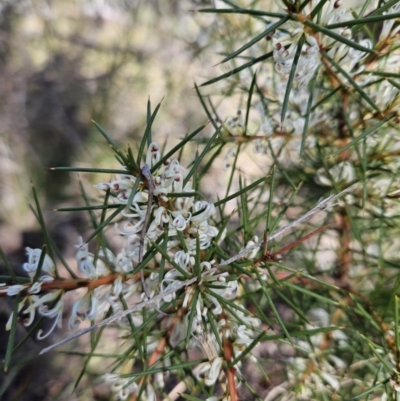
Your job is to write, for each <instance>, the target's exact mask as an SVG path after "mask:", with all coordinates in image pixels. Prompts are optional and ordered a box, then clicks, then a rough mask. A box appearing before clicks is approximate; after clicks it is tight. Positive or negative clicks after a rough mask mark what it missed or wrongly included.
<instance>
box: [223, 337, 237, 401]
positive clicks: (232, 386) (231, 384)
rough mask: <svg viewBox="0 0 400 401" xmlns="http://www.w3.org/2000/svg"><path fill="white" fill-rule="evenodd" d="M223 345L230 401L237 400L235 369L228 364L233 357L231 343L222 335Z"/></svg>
mask: <svg viewBox="0 0 400 401" xmlns="http://www.w3.org/2000/svg"><path fill="white" fill-rule="evenodd" d="M223 346H224V353H225V361H226V363H227V365H228V370H227V377H228V391H229V397H230V401H238V400H239V398H238V393H237V388H236V383H235V375H236V370H235V368H234V367H233V366H230V363H231V361H232V359H233V353H232V344H231V342H230V341H229V339H227V338H225V337H224V343H223Z"/></svg>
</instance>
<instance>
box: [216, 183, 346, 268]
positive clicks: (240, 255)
mask: <svg viewBox="0 0 400 401" xmlns="http://www.w3.org/2000/svg"><path fill="white" fill-rule="evenodd" d="M351 188H352V187H351V186H350V187H348V188H346V189H345V190H344V191H342V192H340V193H338V194H337V195H331V196H328V197H327V198H326V199H324V200H322V201H319V202H318V203H317V205H316V206H315V207H314V208H313V209H311V210H310V211H309V212H307V213H306V214H304V215H303V216H301V217H299V218H298V219H297V220H294V221H292V222H291V223H289V224H288V225H287V226H285V227H282V228H280V229H279V230H278V231H275V232H274V233H273V234H272V235H270V236H268V241H272V240H274V239H276V238H277V237H279V236H280V235H282V234H283V233H285V232H286V231H289V230H291V229H292V228H294V227H296V226H298V225H299V224H301V223H304V222H305V221H307V220H309V219H311V217H313V216H315V215H316V214H317V213H319V212H322V211H324V210H325V209H327V208H328V207H330V206H332V205H331V202H333V201H334V200H336V199H337V198H339V197H340V196H342V195H344V194H345V193H347V192H349V191H350V189H351ZM263 243H264V241H260V242H258V243H257V244H255V245H252V246H249V247H248V248H246V249H244V250H243V251H242V252H240V253H238V254H237V255H235V256H232V257H231V258H229V259H227V260H224V261H223V262H221V263H220V264H219V265H220V266H226V265H230V264H231V263H233V262H235V261H236V260H238V259H241V258H244V257H245V256H246V255H247V254H248V253H249V252H251V251H252V250H254V249H257V248H259V247H260V246H262V245H263Z"/></svg>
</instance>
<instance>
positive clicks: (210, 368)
mask: <svg viewBox="0 0 400 401" xmlns="http://www.w3.org/2000/svg"><path fill="white" fill-rule="evenodd" d="M222 362H223V359H222V358H221V357H217V358H215V359H214V360H213V361H212V362H204V363H202V364H200V365H199V369H198V370H197V372H196V377H197V379H198V380H203V381H204V383H205V385H206V386H212V385H213V384H215V382H216V381H217V379H218V376H219V373H220V371H221V367H222Z"/></svg>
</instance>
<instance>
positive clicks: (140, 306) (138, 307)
mask: <svg viewBox="0 0 400 401" xmlns="http://www.w3.org/2000/svg"><path fill="white" fill-rule="evenodd" d="M216 270H217V268H215V267H214V268H212V269H210V270H207V271H206V272H204V273H203V274H202V275H201V277H202V278H203V277H205V276H208V275H210V274H213V273H215V272H216ZM196 281H197V276H196V277H192V278H191V279H189V280H186V281H182V283H180V284H179V285H176V286H174V287H173V288H170V289H169V290H166V291H164V292H162V293H161V294H158V295H156V296H155V297H153V298H151V299H147V300H146V301H143V302H142V303H140V304H137V305H135V306H132V307H131V308H128V309H126V310H124V311H120V312H118V313H116V314H115V315H113V316H111V317H109V318H107V319H104V320H102V321H101V322H99V323H96V324H94V325H93V326H90V327H88V328H86V329H83V330H80V331H78V332H76V333H75V334H72V335H71V336H69V337H66V338H64V339H63V340H61V341H59V342H57V343H55V344H53V345H50V347H47V348H43V349H42V350H41V351H40V353H39V355H42V354H45V353H46V352H48V351H50V350H52V349H53V348H56V347H58V346H59V345H62V344H65V343H67V342H68V341H70V340H73V339H74V338H78V337H80V336H81V335H83V334H86V333H89V332H91V331H92V330H94V329H97V328H99V327H102V326H106V325H107V324H110V323H112V322H115V321H116V320H120V319H122V318H123V317H125V316H127V315H129V314H131V313H133V312H137V311H138V310H141V309H143V308H144V307H145V306H147V305H151V304H152V303H155V302H158V301H161V299H163V298H164V297H165V296H167V295H170V294H173V293H174V292H176V291H178V290H180V289H181V288H183V287H187V286H188V285H192V284H193V283H195V282H196Z"/></svg>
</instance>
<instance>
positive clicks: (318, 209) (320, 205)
mask: <svg viewBox="0 0 400 401" xmlns="http://www.w3.org/2000/svg"><path fill="white" fill-rule="evenodd" d="M350 189H351V187H349V188H346V189H345V190H344V191H342V192H340V193H339V194H337V195H331V196H329V197H328V198H326V199H324V200H322V201H320V202H318V204H317V205H316V206H315V207H314V208H313V209H311V210H310V211H309V212H307V213H306V214H305V215H303V216H301V217H299V218H298V219H297V220H294V221H292V222H291V223H289V224H288V225H287V226H285V227H282V228H281V229H279V230H278V231H276V232H275V233H274V234H272V235H271V236H269V237H268V241H271V240H273V239H276V238H277V237H278V236H279V235H282V234H283V233H285V232H286V231H289V230H291V229H292V228H294V227H296V226H297V225H299V224H301V223H303V222H305V221H307V220H309V219H310V218H311V217H313V216H314V215H316V214H317V213H319V212H321V211H323V210H325V209H327V208H328V207H329V206H332V205H331V202H333V201H334V200H336V199H337V198H339V197H340V196H342V195H343V194H345V193H347V192H349V191H350ZM262 244H263V241H260V242H258V243H257V244H255V245H253V246H251V247H249V248H246V249H245V250H243V251H242V252H240V253H238V254H237V255H235V256H232V257H231V258H229V259H227V260H224V261H223V262H221V263H220V264H219V266H226V265H229V264H230V263H232V262H234V261H235V260H238V259H240V258H243V257H244V256H246V255H247V254H248V253H249V252H250V251H252V250H253V249H256V248H259V247H260V246H262ZM216 271H217V268H216V267H214V268H212V269H210V270H208V271H206V272H204V273H203V274H202V275H201V278H203V277H205V276H208V275H210V274H214V273H215V272H216ZM196 281H197V277H192V278H191V279H189V280H186V281H182V283H180V284H179V285H177V286H175V287H173V288H170V289H169V290H167V291H164V292H162V293H160V294H158V295H156V296H155V297H153V298H151V299H147V300H146V301H144V302H142V303H140V304H137V305H135V306H132V307H131V308H128V309H126V310H124V311H121V312H118V313H116V314H115V315H113V316H111V317H109V318H107V319H104V320H102V321H101V322H99V323H96V324H94V325H93V326H90V327H88V328H86V329H84V330H80V331H78V332H77V333H75V334H72V335H71V336H69V337H66V338H64V339H63V340H61V341H59V342H57V343H55V344H53V345H51V346H49V347H47V348H44V349H42V351H40V355H42V354H44V353H46V352H48V351H50V350H52V349H54V348H56V347H58V346H60V345H62V344H65V343H67V342H68V341H70V340H73V339H75V338H78V337H80V336H82V335H83V334H86V333H89V332H91V331H92V330H95V329H97V328H99V327H102V326H106V325H107V324H110V323H113V322H115V321H116V320H120V319H122V318H123V317H125V316H127V315H129V314H131V313H133V312H137V311H138V310H141V309H143V308H144V307H145V306H147V305H151V304H153V303H156V302H158V301H161V299H163V298H164V297H165V296H167V295H170V294H173V293H174V292H176V291H178V290H180V289H181V288H183V287H187V286H189V285H192V284H194V283H195V282H196Z"/></svg>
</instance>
